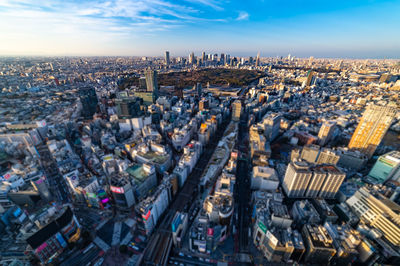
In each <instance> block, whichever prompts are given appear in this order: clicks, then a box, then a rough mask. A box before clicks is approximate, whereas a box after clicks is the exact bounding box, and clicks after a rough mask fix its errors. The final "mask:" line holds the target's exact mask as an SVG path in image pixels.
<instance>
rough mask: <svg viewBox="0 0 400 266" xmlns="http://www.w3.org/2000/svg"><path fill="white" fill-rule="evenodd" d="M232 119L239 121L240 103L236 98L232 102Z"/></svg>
mask: <svg viewBox="0 0 400 266" xmlns="http://www.w3.org/2000/svg"><path fill="white" fill-rule="evenodd" d="M232 112H233V113H232V120H233V121H239V120H240V113H241V112H242V103H241V102H240V100H236V101H234V102H233V104H232Z"/></svg>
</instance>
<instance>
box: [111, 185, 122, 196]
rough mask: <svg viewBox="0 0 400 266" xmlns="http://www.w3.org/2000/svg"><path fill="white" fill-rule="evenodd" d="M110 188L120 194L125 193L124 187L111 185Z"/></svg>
mask: <svg viewBox="0 0 400 266" xmlns="http://www.w3.org/2000/svg"><path fill="white" fill-rule="evenodd" d="M110 190H111V191H112V192H114V193H118V194H124V188H122V187H114V186H110Z"/></svg>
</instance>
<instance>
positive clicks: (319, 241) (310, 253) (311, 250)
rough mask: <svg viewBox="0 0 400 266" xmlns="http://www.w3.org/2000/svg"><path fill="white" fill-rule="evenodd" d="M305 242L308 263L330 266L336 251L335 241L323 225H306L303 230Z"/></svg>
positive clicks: (305, 259) (305, 257) (305, 258)
mask: <svg viewBox="0 0 400 266" xmlns="http://www.w3.org/2000/svg"><path fill="white" fill-rule="evenodd" d="M302 234H303V241H304V243H305V246H306V248H307V251H306V253H305V255H304V261H305V262H306V263H312V264H320V265H328V264H329V262H330V261H331V259H332V258H333V256H334V255H335V254H336V249H335V247H334V246H333V239H332V237H331V235H330V234H329V233H328V231H327V230H326V228H325V227H323V226H322V225H310V224H306V225H304V226H303V229H302Z"/></svg>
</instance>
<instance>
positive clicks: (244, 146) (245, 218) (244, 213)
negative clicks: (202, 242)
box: [235, 111, 251, 253]
mask: <svg viewBox="0 0 400 266" xmlns="http://www.w3.org/2000/svg"><path fill="white" fill-rule="evenodd" d="M248 116H249V115H248V112H247V111H243V113H242V115H241V117H240V123H239V134H238V146H237V148H238V150H239V155H240V158H239V160H238V162H237V168H236V183H237V185H236V190H235V191H236V194H235V201H236V205H237V206H238V224H237V227H238V233H239V253H246V252H248V241H249V237H248V232H249V218H250V206H249V202H250V200H251V190H250V181H249V163H248V149H249V146H248V145H249V136H248V132H249V131H248V127H247V123H248Z"/></svg>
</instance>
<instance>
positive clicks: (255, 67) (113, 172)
mask: <svg viewBox="0 0 400 266" xmlns="http://www.w3.org/2000/svg"><path fill="white" fill-rule="evenodd" d="M217 69H218V70H221V71H228V70H230V71H233V70H235V69H240V70H244V71H250V72H251V73H257V75H259V76H257V78H255V79H252V80H251V81H249V82H248V84H246V85H245V86H242V87H232V86H231V85H230V84H227V85H226V86H222V87H218V86H215V85H213V84H210V82H206V83H204V80H203V82H200V81H199V80H198V79H199V77H198V76H196V75H197V73H198V72H196V71H202V70H207V71H214V70H217ZM252 71H253V72H252ZM181 72H184V73H185V74H187V75H192V76H193V79H196V80H194V82H193V84H190V86H187V87H185V88H175V87H174V86H160V84H159V80H160V78H161V77H162V78H168V77H170V76H169V75H171V74H173V73H178V74H179V73H181ZM216 73H217V74H218V73H219V72H216ZM161 74H162V75H163V76H160V75H161ZM0 76H1V79H0V80H1V81H0V238H1V243H0V264H1V265H3V264H4V265H187V264H190V263H191V264H195V265H224V263H225V264H227V263H228V264H237V265H243V264H246V263H249V264H255V265H268V264H273V263H286V264H321V265H329V264H331V265H339V264H343V265H350V264H360V265H361V264H362V265H373V264H385V265H386V264H387V265H398V264H400V251H399V250H400V241H399V240H400V218H399V213H400V206H399V203H400V189H399V187H400V139H399V137H398V136H399V132H400V112H399V104H400V99H399V93H398V92H399V88H400V79H399V77H400V73H399V68H398V62H397V61H394V60H368V61H365V60H339V59H317V58H313V57H311V58H305V59H304V58H296V57H294V56H291V55H289V56H288V57H276V58H262V57H260V54H258V55H257V56H255V57H234V56H230V55H228V54H226V53H219V54H216V53H210V54H206V53H205V52H203V53H202V54H201V55H195V54H194V53H190V54H189V56H187V57H175V56H174V55H172V54H170V52H169V51H166V52H165V54H164V56H162V57H104V58H102V57H92V58H79V57H67V58H19V57H18V58H5V59H4V60H2V61H1V63H0ZM258 77H261V78H258ZM217 78H220V77H219V76H218V77H217ZM130 79H134V80H135V82H136V81H137V82H136V83H135V84H134V85H132V84H130V83H129V82H128V80H130ZM221 82H224V81H223V80H222V81H221ZM177 83H179V81H177ZM226 83H229V82H226ZM246 83H247V81H246ZM127 84H128V85H127Z"/></svg>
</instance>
